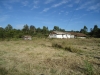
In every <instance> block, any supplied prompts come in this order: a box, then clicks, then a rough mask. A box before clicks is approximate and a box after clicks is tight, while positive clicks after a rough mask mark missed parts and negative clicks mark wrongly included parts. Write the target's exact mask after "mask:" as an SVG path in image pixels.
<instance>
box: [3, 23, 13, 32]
mask: <svg viewBox="0 0 100 75" xmlns="http://www.w3.org/2000/svg"><path fill="white" fill-rule="evenodd" d="M12 29H13V27H12V26H11V25H10V24H8V25H7V26H6V27H5V30H6V31H10V30H12Z"/></svg>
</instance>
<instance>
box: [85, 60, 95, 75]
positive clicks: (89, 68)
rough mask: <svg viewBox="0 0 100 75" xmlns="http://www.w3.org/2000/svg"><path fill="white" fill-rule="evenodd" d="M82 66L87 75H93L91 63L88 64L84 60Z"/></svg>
mask: <svg viewBox="0 0 100 75" xmlns="http://www.w3.org/2000/svg"><path fill="white" fill-rule="evenodd" d="M84 66H85V70H86V74H87V75H94V72H93V65H92V64H91V63H89V62H88V61H87V60H85V61H84Z"/></svg>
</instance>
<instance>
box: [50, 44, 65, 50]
mask: <svg viewBox="0 0 100 75" xmlns="http://www.w3.org/2000/svg"><path fill="white" fill-rule="evenodd" d="M52 47H54V48H60V49H62V48H63V47H62V45H60V44H58V43H52Z"/></svg>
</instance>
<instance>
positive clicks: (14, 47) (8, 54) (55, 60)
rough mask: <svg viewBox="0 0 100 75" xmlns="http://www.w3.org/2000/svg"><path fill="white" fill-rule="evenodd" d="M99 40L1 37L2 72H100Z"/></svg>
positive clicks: (0, 74)
mask: <svg viewBox="0 0 100 75" xmlns="http://www.w3.org/2000/svg"><path fill="white" fill-rule="evenodd" d="M53 43H56V44H57V45H60V46H61V47H59V46H57V48H55V47H52V44H53ZM99 44H100V39H45V38H33V40H31V41H30V40H26V41H25V40H17V41H13V40H12V41H0V75H86V74H88V75H93V74H94V75H99V74H100V72H99V70H100V57H99V56H100V48H99V47H100V46H99ZM69 46H70V47H71V49H72V50H75V49H78V50H81V52H80V53H78V52H73V51H69V50H70V49H67V48H66V47H69ZM64 48H66V50H64ZM85 60H87V61H86V62H84V61H85ZM91 65H92V66H91Z"/></svg>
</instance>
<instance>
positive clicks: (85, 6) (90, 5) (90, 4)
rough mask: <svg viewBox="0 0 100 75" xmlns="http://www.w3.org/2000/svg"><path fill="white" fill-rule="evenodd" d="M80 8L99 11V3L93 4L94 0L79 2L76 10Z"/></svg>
mask: <svg viewBox="0 0 100 75" xmlns="http://www.w3.org/2000/svg"><path fill="white" fill-rule="evenodd" d="M80 9H85V10H87V11H90V10H93V11H100V3H96V4H95V0H91V1H88V2H85V3H83V4H81V6H80V7H78V8H77V9H76V10H80Z"/></svg>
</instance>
